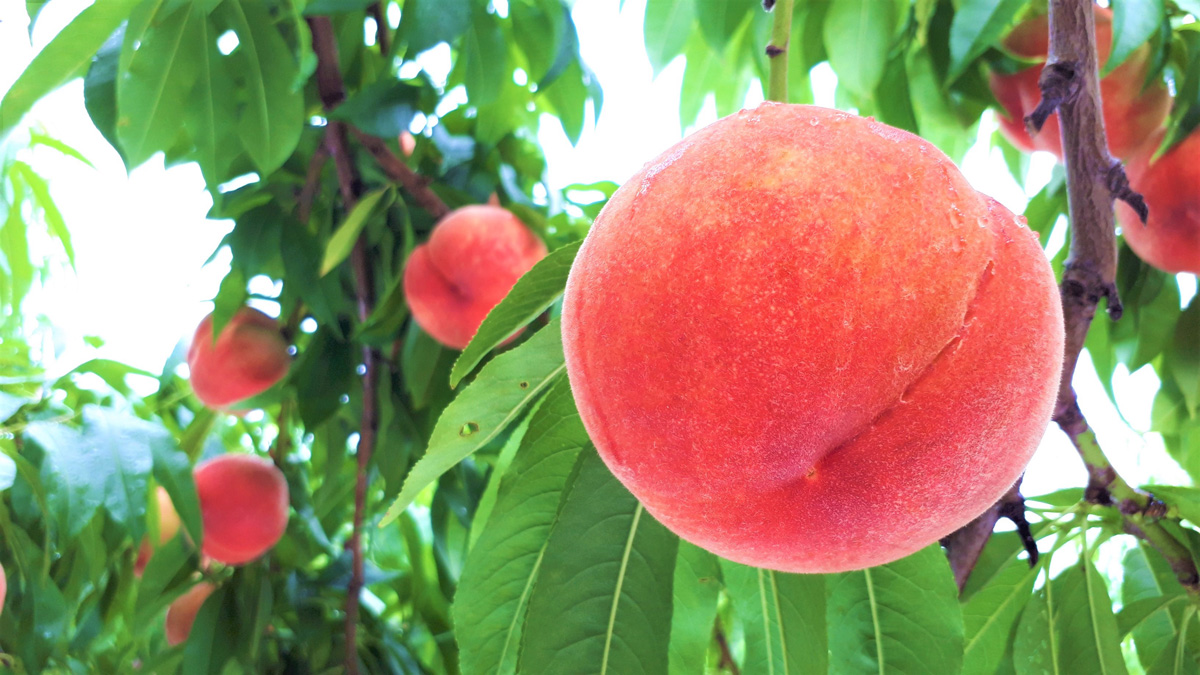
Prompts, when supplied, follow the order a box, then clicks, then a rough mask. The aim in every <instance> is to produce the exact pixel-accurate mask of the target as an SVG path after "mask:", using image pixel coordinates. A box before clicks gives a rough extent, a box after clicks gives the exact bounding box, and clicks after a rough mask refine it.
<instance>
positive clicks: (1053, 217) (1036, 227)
mask: <svg viewBox="0 0 1200 675" xmlns="http://www.w3.org/2000/svg"><path fill="white" fill-rule="evenodd" d="M1066 186H1067V177H1066V174H1065V173H1064V172H1063V171H1061V170H1058V167H1055V171H1054V172H1053V173H1052V174H1051V176H1050V181H1049V182H1048V183H1046V185H1045V186H1044V187H1043V188H1042V189H1041V190H1039V191H1038V193H1037V194H1036V195H1034V196H1033V199H1030V200H1029V203H1028V204H1027V205H1026V206H1025V214H1024V215H1025V220H1026V222H1027V224H1028V225H1029V229H1031V230H1033V231H1034V232H1037V234H1038V241H1039V242H1040V243H1041V245H1042V248H1045V247H1046V244H1047V243H1048V242H1049V241H1050V233H1051V232H1053V231H1054V224H1055V223H1056V222H1058V217H1059V216H1060V215H1062V214H1065V213H1066V212H1067V189H1066Z"/></svg>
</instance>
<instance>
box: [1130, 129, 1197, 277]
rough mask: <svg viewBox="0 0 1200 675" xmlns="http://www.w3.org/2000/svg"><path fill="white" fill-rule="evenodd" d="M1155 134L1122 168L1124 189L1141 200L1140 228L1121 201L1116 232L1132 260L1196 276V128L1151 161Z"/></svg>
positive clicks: (1157, 140)
mask: <svg viewBox="0 0 1200 675" xmlns="http://www.w3.org/2000/svg"><path fill="white" fill-rule="evenodd" d="M1165 134H1166V132H1165V131H1160V132H1159V133H1158V134H1157V135H1156V136H1155V137H1154V139H1153V142H1151V143H1149V144H1148V145H1147V146H1146V147H1145V148H1144V149H1143V151H1142V152H1141V153H1139V155H1138V156H1137V157H1135V158H1134V159H1133V161H1131V162H1130V163H1129V165H1128V166H1126V167H1125V170H1126V172H1127V173H1128V175H1129V182H1130V185H1132V186H1133V189H1134V190H1137V191H1138V192H1140V193H1141V195H1142V196H1143V197H1145V198H1146V206H1148V207H1149V208H1150V217H1149V219H1147V221H1146V223H1145V224H1144V225H1143V224H1142V221H1141V219H1140V218H1138V215H1137V213H1135V212H1134V210H1133V209H1131V208H1129V205H1128V204H1126V203H1125V202H1121V201H1119V202H1117V219H1118V221H1119V222H1120V223H1121V233H1122V234H1123V235H1124V236H1125V241H1127V242H1129V247H1130V248H1132V249H1133V252H1134V253H1136V254H1138V257H1139V258H1141V259H1142V260H1145V261H1146V262H1148V263H1150V264H1151V265H1153V266H1155V267H1157V268H1159V269H1161V270H1164V271H1167V272H1191V273H1193V274H1200V129H1198V130H1196V131H1193V132H1192V133H1191V134H1189V135H1188V136H1187V137H1186V138H1184V139H1183V140H1182V141H1180V142H1179V144H1178V145H1176V146H1175V147H1173V148H1171V150H1170V151H1168V152H1167V153H1166V154H1165V155H1163V156H1162V157H1159V158H1158V161H1155V162H1151V158H1152V157H1153V156H1154V153H1155V151H1156V150H1158V146H1159V144H1160V143H1162V140H1163V136H1164V135H1165Z"/></svg>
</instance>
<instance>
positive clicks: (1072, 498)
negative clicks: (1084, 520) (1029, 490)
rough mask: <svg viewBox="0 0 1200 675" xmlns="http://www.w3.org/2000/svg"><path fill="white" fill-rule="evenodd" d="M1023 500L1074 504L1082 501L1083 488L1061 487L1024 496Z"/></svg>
mask: <svg viewBox="0 0 1200 675" xmlns="http://www.w3.org/2000/svg"><path fill="white" fill-rule="evenodd" d="M1025 500H1026V501H1031V502H1040V503H1042V504H1049V505H1050V506H1058V507H1067V506H1074V505H1075V504H1078V503H1079V502H1081V501H1083V488H1063V489H1061V490H1055V491H1054V492H1048V493H1046V494H1044V495H1037V496H1036V497H1026V498H1025Z"/></svg>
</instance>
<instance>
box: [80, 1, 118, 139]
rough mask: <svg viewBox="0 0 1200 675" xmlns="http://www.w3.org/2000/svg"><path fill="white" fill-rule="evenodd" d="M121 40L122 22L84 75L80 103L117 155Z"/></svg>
mask: <svg viewBox="0 0 1200 675" xmlns="http://www.w3.org/2000/svg"><path fill="white" fill-rule="evenodd" d="M124 42H125V25H124V24H122V25H121V26H120V27H119V28H117V30H116V31H114V32H113V34H112V35H111V36H109V38H108V39H107V40H105V42H104V44H103V45H101V47H100V50H99V51H97V52H96V56H95V58H94V59H92V65H91V67H89V68H88V71H87V75H85V76H84V78H83V103H84V106H85V107H86V108H87V113H88V116H89V117H91V118H92V124H94V125H96V129H97V130H99V131H100V134H101V135H103V136H104V140H106V141H108V143H109V145H111V146H112V147H113V149H114V150H116V151H117V154H121V142H120V140H119V139H118V138H117V60H118V57H119V56H120V54H121V45H122V44H124ZM121 161H125V156H124V155H121Z"/></svg>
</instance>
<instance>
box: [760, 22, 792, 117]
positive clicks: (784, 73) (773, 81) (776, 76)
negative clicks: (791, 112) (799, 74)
mask: <svg viewBox="0 0 1200 675" xmlns="http://www.w3.org/2000/svg"><path fill="white" fill-rule="evenodd" d="M792 6H793V0H767V1H765V2H763V8H764V9H766V10H767V11H768V12H772V11H773V12H774V13H775V20H774V23H773V24H772V25H771V42H770V43H769V44H768V45H767V58H768V59H770V62H771V63H770V75H769V77H768V78H767V82H768V84H767V98H768V99H770V100H772V101H778V102H780V103H787V101H788V59H787V51H788V41H789V40H790V39H791V35H792Z"/></svg>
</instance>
